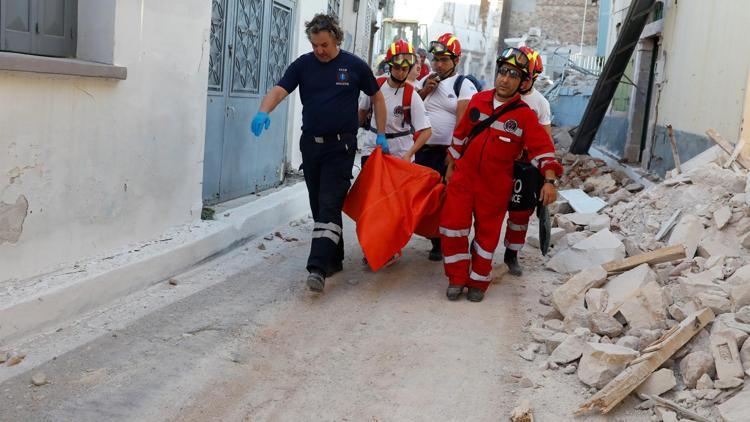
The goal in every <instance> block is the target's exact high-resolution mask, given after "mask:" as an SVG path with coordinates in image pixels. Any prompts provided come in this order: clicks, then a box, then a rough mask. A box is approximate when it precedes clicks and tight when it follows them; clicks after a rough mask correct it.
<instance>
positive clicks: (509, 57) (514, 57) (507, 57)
mask: <svg viewBox="0 0 750 422" xmlns="http://www.w3.org/2000/svg"><path fill="white" fill-rule="evenodd" d="M503 63H508V64H512V65H514V66H516V67H518V68H520V69H521V71H523V72H524V73H528V70H529V56H527V55H526V53H524V52H523V51H521V50H519V49H517V48H513V47H510V48H506V49H505V50H503V52H502V53H500V57H498V58H497V65H498V67H500V65H502V64H503Z"/></svg>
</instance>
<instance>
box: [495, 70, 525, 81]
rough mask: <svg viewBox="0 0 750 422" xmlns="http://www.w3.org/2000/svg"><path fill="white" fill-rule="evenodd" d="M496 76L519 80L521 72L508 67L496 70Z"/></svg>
mask: <svg viewBox="0 0 750 422" xmlns="http://www.w3.org/2000/svg"><path fill="white" fill-rule="evenodd" d="M497 74H498V75H500V76H509V77H511V78H518V79H521V71H520V70H518V69H511V68H509V67H501V68H500V69H498V70H497Z"/></svg>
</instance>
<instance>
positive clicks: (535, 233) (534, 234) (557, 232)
mask: <svg viewBox="0 0 750 422" xmlns="http://www.w3.org/2000/svg"><path fill="white" fill-rule="evenodd" d="M565 233H566V232H565V230H563V229H561V228H559V227H552V229H550V239H549V243H550V245H554V246H557V244H558V243H559V242H560V240H562V238H563V236H564V235H565ZM526 243H528V244H529V245H530V246H533V247H535V248H538V247H539V229H538V228H536V229H531V230H530V231H529V232H528V234H527V235H526Z"/></svg>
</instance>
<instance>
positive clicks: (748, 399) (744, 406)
mask: <svg viewBox="0 0 750 422" xmlns="http://www.w3.org/2000/svg"><path fill="white" fill-rule="evenodd" d="M717 407H718V409H719V414H720V415H721V417H722V418H724V422H747V420H748V415H750V391H742V392H740V393H739V394H737V395H736V396H734V397H732V398H731V399H729V400H727V401H725V402H724V403H722V404H720V405H719V406H717Z"/></svg>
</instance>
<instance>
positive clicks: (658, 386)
mask: <svg viewBox="0 0 750 422" xmlns="http://www.w3.org/2000/svg"><path fill="white" fill-rule="evenodd" d="M676 386H677V379H676V378H675V376H674V371H672V370H671V369H667V368H662V369H659V370H658V371H656V372H654V373H653V374H651V375H650V376H649V377H648V378H646V381H643V383H642V384H641V385H639V386H638V388H636V389H635V391H636V392H637V393H638V394H647V395H655V396H660V395H662V394H664V393H666V392H667V391H669V390H671V389H673V388H675V387H676Z"/></svg>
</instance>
